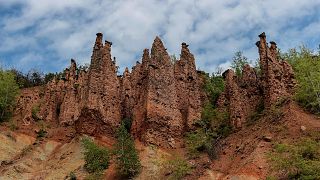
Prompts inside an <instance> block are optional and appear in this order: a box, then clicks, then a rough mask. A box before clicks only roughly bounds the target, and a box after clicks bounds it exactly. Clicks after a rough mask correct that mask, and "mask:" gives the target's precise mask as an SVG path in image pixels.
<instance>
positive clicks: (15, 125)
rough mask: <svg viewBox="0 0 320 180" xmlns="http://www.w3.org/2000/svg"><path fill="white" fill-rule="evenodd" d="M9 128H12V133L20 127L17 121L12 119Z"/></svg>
mask: <svg viewBox="0 0 320 180" xmlns="http://www.w3.org/2000/svg"><path fill="white" fill-rule="evenodd" d="M9 128H10V130H11V131H15V130H18V129H19V127H18V125H17V121H15V120H13V119H11V120H10V121H9Z"/></svg>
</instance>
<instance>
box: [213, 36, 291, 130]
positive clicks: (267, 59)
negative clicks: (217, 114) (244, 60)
mask: <svg viewBox="0 0 320 180" xmlns="http://www.w3.org/2000/svg"><path fill="white" fill-rule="evenodd" d="M259 37H260V41H258V42H257V43H256V45H257V47H258V49H259V55H260V72H259V73H261V74H260V75H258V74H257V72H256V71H255V70H254V69H253V68H251V67H250V66H249V65H245V66H244V68H243V71H242V76H241V77H237V76H236V75H235V73H234V72H233V71H232V70H231V69H229V70H227V71H226V72H224V73H223V76H224V78H225V82H226V87H225V91H224V93H223V94H222V95H221V96H220V98H219V100H218V106H219V107H220V108H223V109H225V110H227V111H228V112H229V114H230V120H231V124H232V126H233V127H234V128H241V126H242V124H243V123H244V122H245V121H246V119H247V118H248V117H249V116H250V114H252V113H253V112H255V111H256V110H257V109H258V108H261V106H263V107H265V108H270V107H271V106H272V105H275V104H276V103H277V102H279V101H281V100H282V99H285V98H288V97H290V96H291V95H292V93H293V90H294V86H295V80H294V74H293V70H292V67H291V66H290V65H289V64H288V62H286V61H284V60H281V59H279V57H278V51H277V46H276V43H275V42H273V41H272V42H270V44H271V45H270V47H268V45H267V43H266V36H265V33H262V34H260V35H259Z"/></svg>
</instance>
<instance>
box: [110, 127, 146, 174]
mask: <svg viewBox="0 0 320 180" xmlns="http://www.w3.org/2000/svg"><path fill="white" fill-rule="evenodd" d="M116 136H117V142H116V143H115V145H114V155H115V158H116V159H115V161H116V168H117V172H118V174H119V175H121V176H123V177H128V178H131V177H134V176H135V175H137V174H138V173H139V172H140V169H141V164H140V160H139V155H138V152H137V150H136V149H135V146H134V141H133V139H132V137H131V135H130V134H129V133H128V131H127V128H126V127H125V123H121V125H120V127H119V128H118V130H117V134H116Z"/></svg>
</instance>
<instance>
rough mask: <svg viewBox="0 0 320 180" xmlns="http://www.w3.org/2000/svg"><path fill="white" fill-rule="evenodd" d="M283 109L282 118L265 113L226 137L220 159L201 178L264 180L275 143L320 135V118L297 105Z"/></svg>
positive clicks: (268, 170)
mask: <svg viewBox="0 0 320 180" xmlns="http://www.w3.org/2000/svg"><path fill="white" fill-rule="evenodd" d="M281 110H282V112H283V114H282V115H283V117H279V119H277V115H279V114H278V113H279V111H273V112H269V113H266V114H265V115H264V117H262V118H261V119H259V120H258V121H256V122H254V123H253V124H251V125H247V126H246V127H244V128H242V129H241V130H240V131H238V132H236V133H234V134H232V135H230V136H229V137H228V138H226V139H225V140H224V141H223V142H222V143H221V144H222V145H221V149H222V150H221V152H220V153H219V158H218V159H217V160H215V161H213V163H212V165H211V170H209V171H207V173H206V175H205V176H204V177H202V178H201V179H265V178H266V177H267V176H268V175H269V174H270V167H269V164H268V161H267V158H266V153H267V152H268V151H270V150H271V149H272V145H273V144H275V143H280V142H281V143H283V142H287V143H288V142H294V141H295V140H297V139H298V138H300V137H303V136H307V135H309V134H310V133H313V132H315V131H316V132H320V119H319V118H318V117H317V116H314V115H312V114H309V113H307V112H305V111H303V110H302V109H301V108H300V107H298V106H297V105H296V104H295V103H292V102H288V103H287V104H285V105H284V106H283V107H282V108H281ZM273 113H274V114H273ZM304 128H305V130H303V129H304Z"/></svg>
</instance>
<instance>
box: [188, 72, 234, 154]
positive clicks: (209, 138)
mask: <svg viewBox="0 0 320 180" xmlns="http://www.w3.org/2000/svg"><path fill="white" fill-rule="evenodd" d="M205 78H206V80H205V84H204V86H203V88H204V90H205V92H206V93H207V96H208V98H209V102H208V103H206V104H205V105H204V107H203V109H202V113H201V119H200V120H198V121H197V122H196V123H195V124H194V125H195V126H196V127H197V128H196V129H195V130H194V131H191V132H188V133H187V134H186V136H185V142H186V147H187V149H188V155H189V157H190V158H196V157H198V156H199V154H200V153H201V152H206V153H208V155H209V157H210V158H212V159H214V158H216V154H217V153H216V152H217V150H218V142H219V139H220V138H223V137H226V136H228V135H229V134H230V133H231V131H232V128H231V127H230V123H229V115H228V113H226V112H223V111H219V110H217V109H216V102H217V100H218V98H219V96H220V94H221V93H222V92H223V91H224V79H223V77H222V76H221V75H220V72H218V73H213V74H212V76H209V75H205Z"/></svg>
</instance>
